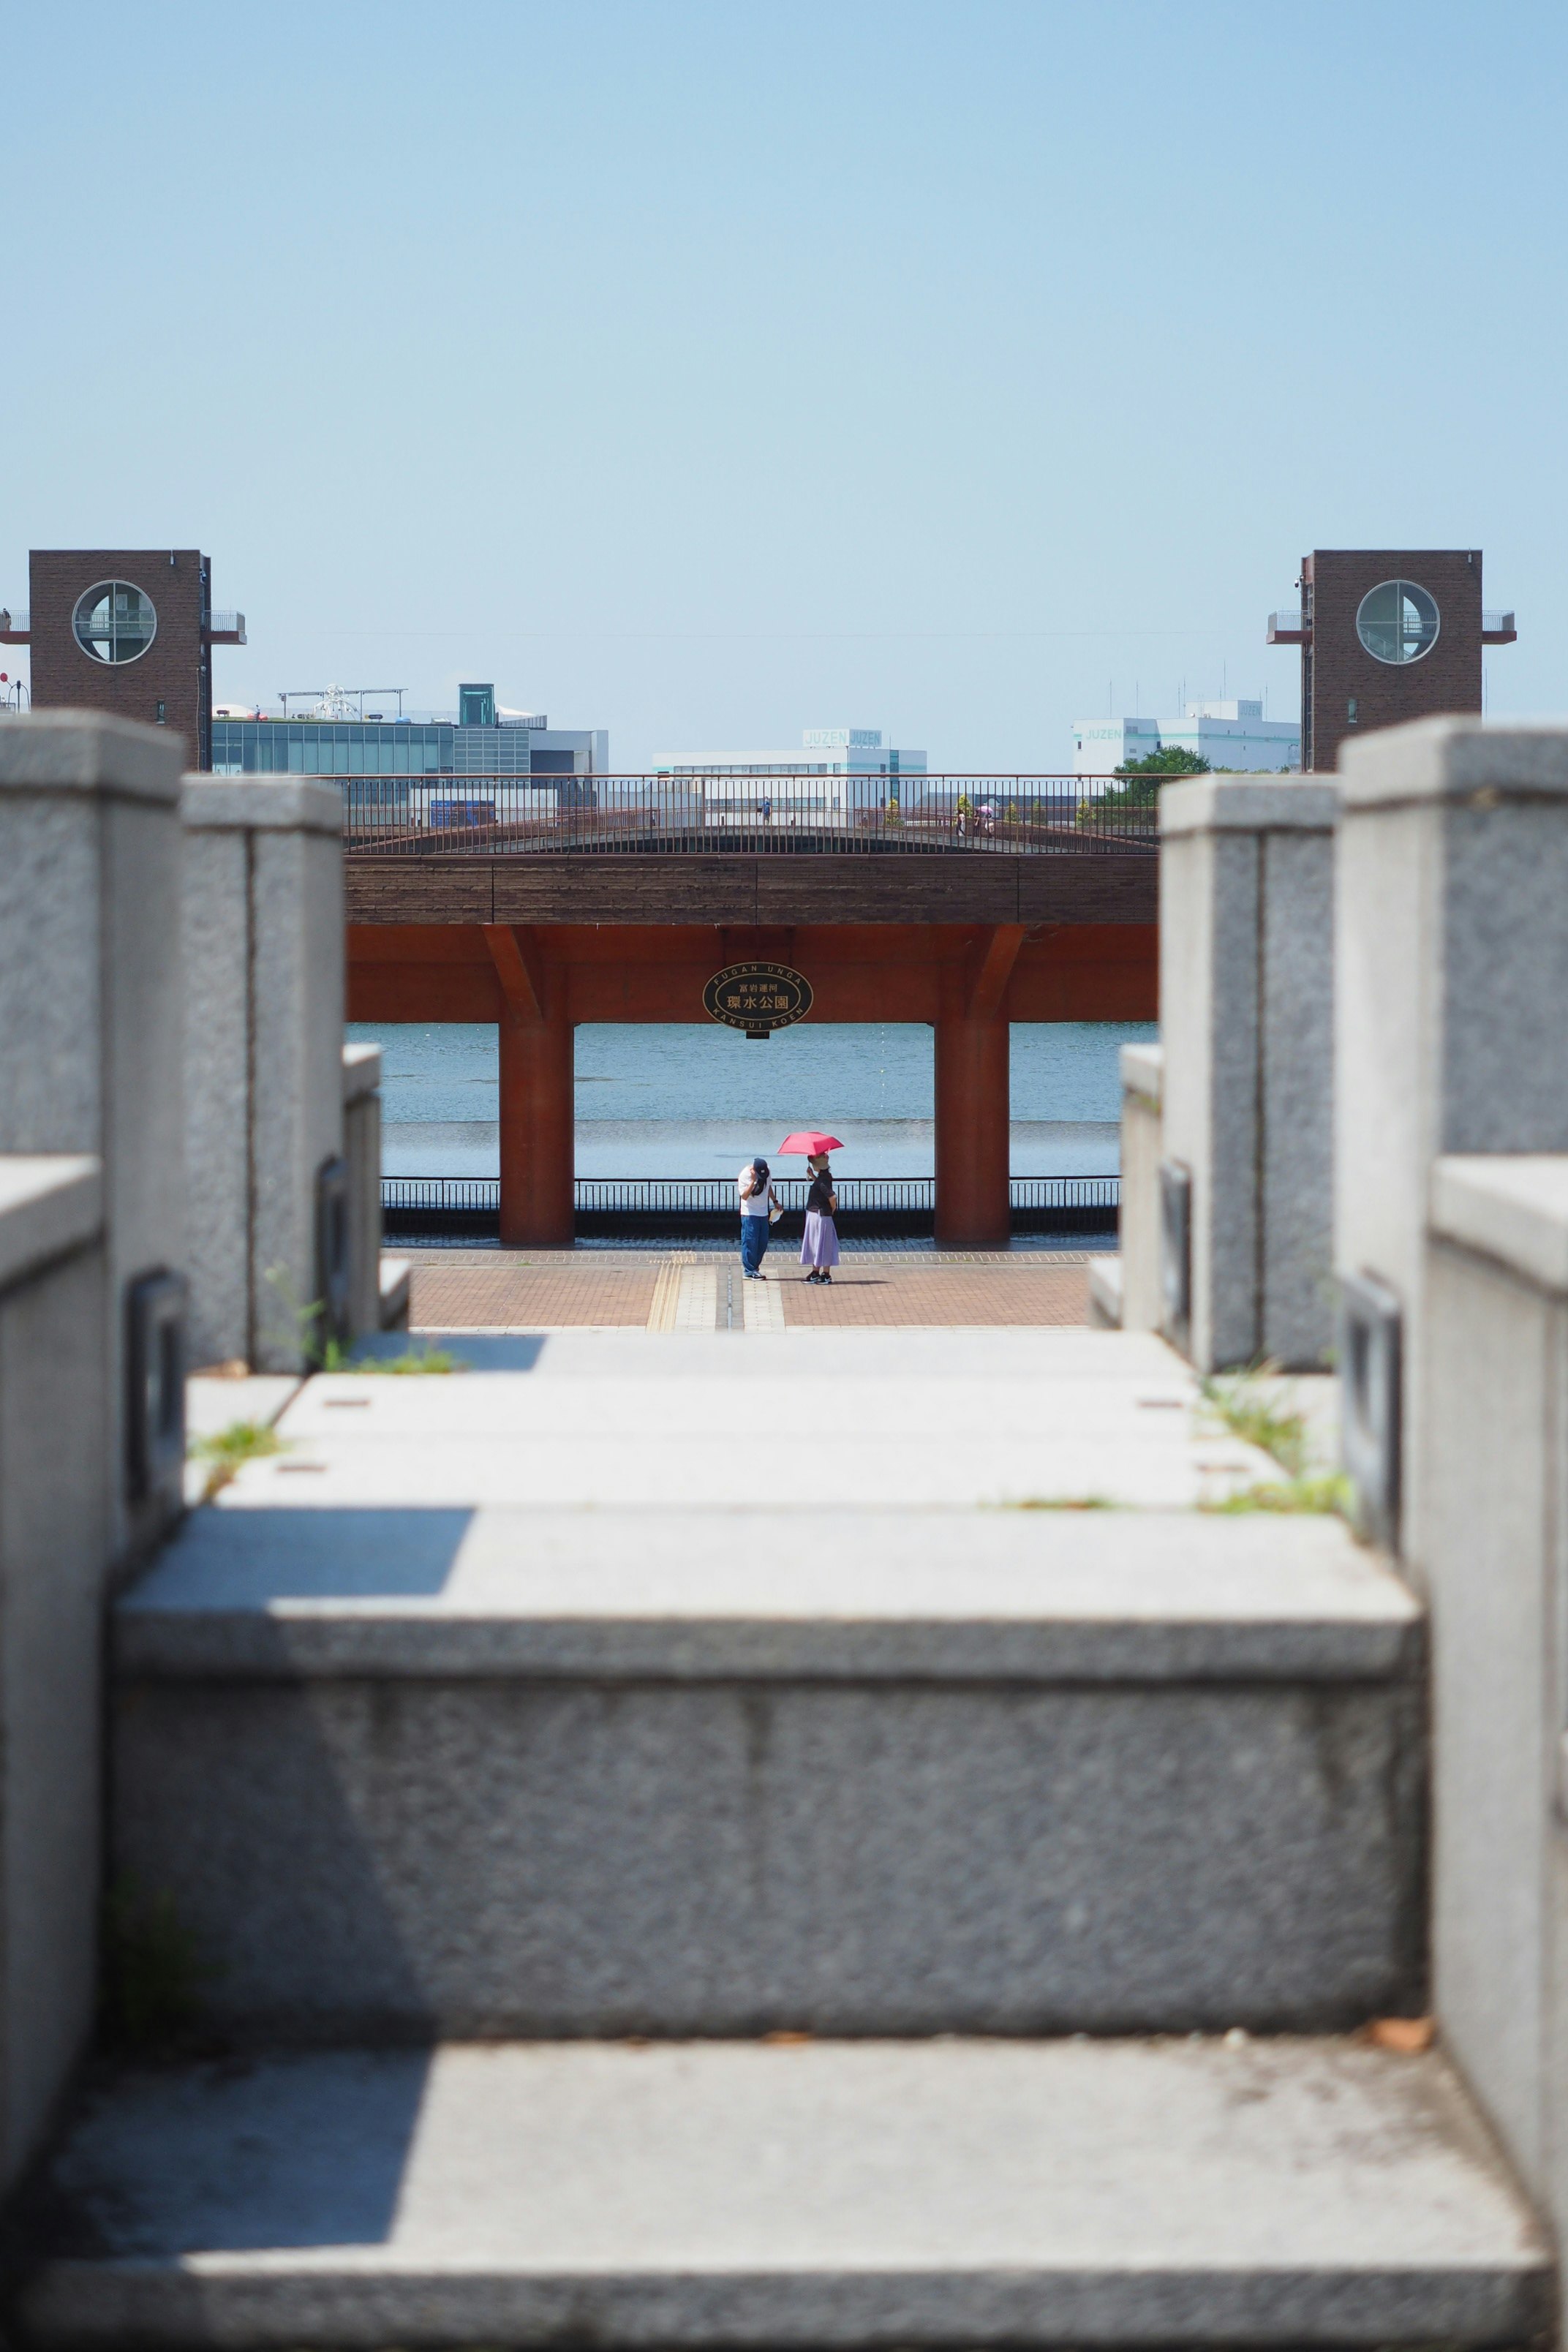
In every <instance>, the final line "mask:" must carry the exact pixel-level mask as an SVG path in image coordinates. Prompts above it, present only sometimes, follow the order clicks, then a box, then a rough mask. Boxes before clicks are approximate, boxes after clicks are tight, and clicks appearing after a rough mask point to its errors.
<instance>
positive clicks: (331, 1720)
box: [113, 1382, 1425, 2041]
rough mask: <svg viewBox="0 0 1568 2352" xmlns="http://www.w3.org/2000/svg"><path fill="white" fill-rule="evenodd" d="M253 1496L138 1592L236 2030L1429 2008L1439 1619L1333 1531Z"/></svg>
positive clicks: (144, 1690) (306, 2033)
mask: <svg viewBox="0 0 1568 2352" xmlns="http://www.w3.org/2000/svg"><path fill="white" fill-rule="evenodd" d="M330 1385H331V1384H330V1383H326V1382H313V1383H311V1387H312V1388H313V1389H317V1390H321V1389H329V1388H330ZM388 1385H389V1386H390V1385H392V1384H390V1383H389V1384H388ZM399 1385H400V1386H402V1385H404V1384H399ZM407 1385H412V1386H416V1387H417V1388H418V1389H419V1390H420V1391H423V1392H425V1393H426V1394H427V1393H428V1392H429V1391H430V1390H431V1389H432V1388H435V1387H437V1385H440V1384H437V1383H433V1382H426V1383H416V1384H407ZM476 1385H477V1384H476ZM457 1387H458V1383H451V1384H447V1388H448V1393H447V1394H445V1395H443V1398H442V1400H441V1402H442V1409H443V1410H444V1411H450V1410H453V1409H454V1408H453V1402H452V1394H451V1391H456V1389H457ZM474 1402H475V1403H476V1404H478V1403H480V1402H482V1399H480V1398H479V1397H478V1396H476V1398H475V1400H474ZM317 1410H318V1411H321V1412H323V1417H324V1418H326V1419H328V1420H329V1421H330V1420H331V1418H332V1414H331V1407H330V1404H326V1405H323V1404H322V1403H321V1402H318V1406H317ZM407 1410H408V1407H407V1405H406V1403H405V1400H404V1398H403V1397H402V1396H401V1395H400V1396H399V1397H398V1398H397V1399H396V1400H395V1402H394V1405H393V1407H392V1411H393V1412H394V1413H401V1412H405V1411H407ZM297 1411H298V1408H297V1407H296V1408H291V1412H297ZM342 1418H344V1419H347V1418H349V1416H348V1415H347V1414H344V1415H342ZM285 1425H286V1426H287V1425H288V1424H287V1423H285ZM332 1442H333V1443H334V1444H336V1443H337V1441H336V1440H333V1441H332ZM360 1442H363V1441H360ZM283 1458H284V1459H285V1460H287V1458H288V1457H286V1456H285V1457H283ZM273 1466H274V1465H273V1464H271V1463H265V1464H258V1465H256V1470H257V1472H258V1474H259V1473H261V1472H263V1471H267V1472H270V1471H271V1470H272V1469H273ZM246 1475H247V1477H249V1476H250V1474H249V1473H247V1474H246ZM348 1475H349V1474H348V1473H347V1472H345V1473H344V1476H345V1478H346V1477H347V1476H348ZM277 1486H280V1487H281V1488H282V1489H283V1490H284V1491H286V1492H287V1493H288V1494H289V1495H290V1496H296V1497H298V1496H302V1495H303V1493H304V1492H305V1491H306V1490H307V1489H308V1488H309V1486H310V1481H308V1480H307V1479H305V1478H300V1477H294V1478H289V1477H288V1476H287V1475H283V1476H280V1477H279V1479H278V1481H277ZM239 1491H240V1495H241V1497H242V1499H241V1500H240V1501H239V1502H238V1503H237V1504H234V1505H228V1504H226V1507H221V1508H216V1509H207V1510H204V1511H201V1512H198V1513H196V1514H195V1516H194V1517H192V1519H191V1520H190V1522H189V1523H188V1525H187V1527H186V1528H185V1530H184V1533H183V1535H182V1536H181V1538H179V1540H178V1541H176V1542H175V1543H174V1545H173V1546H171V1547H170V1549H168V1551H167V1552H166V1553H165V1554H164V1556H163V1559H162V1560H161V1561H160V1562H159V1564H158V1565H157V1566H156V1568H155V1569H154V1570H153V1573H152V1574H151V1575H150V1576H149V1577H148V1578H147V1579H146V1580H144V1581H143V1582H142V1584H141V1585H140V1586H139V1587H138V1588H137V1589H136V1590H135V1591H134V1592H133V1593H132V1594H131V1595H130V1596H129V1597H128V1598H127V1599H125V1600H124V1601H122V1602H121V1605H120V1607H119V1609H118V1611H117V1612H116V1616H115V1621H114V1628H113V1641H114V1661H115V1664H114V1672H115V1689H114V1700H113V1723H114V1728H113V1742H114V1750H113V1752H114V1801H113V1803H114V1843H115V1849H116V1855H117V1860H118V1863H119V1864H120V1865H121V1867H123V1868H125V1869H128V1870H129V1871H130V1872H132V1874H133V1875H134V1877H135V1879H136V1880H137V1882H138V1883H139V1884H141V1885H144V1886H146V1887H148V1888H155V1889H158V1890H160V1891H161V1892H163V1893H165V1894H167V1895H170V1896H172V1898H173V1900H174V1906H175V1909H176V1911H177V1913H178V1915H179V1916H180V1917H181V1919H182V1920H183V1921H184V1923H185V1925H186V1926H187V1927H189V1929H190V1930H191V1931H192V1932H193V1933H194V1934H195V1937H196V1938H197V1939H198V1942H199V1944H200V1946H201V1948H202V1949H203V1950H204V1952H205V1954H206V1956H207V1958H209V1959H210V1960H211V1961H212V1962H213V1963H214V1964H215V1967H216V1970H217V1973H216V1975H215V1976H214V1978H213V1979H212V1982H211V1984H210V1987H209V1990H208V1999H209V2001H210V2004H211V2007H212V2010H213V2011H214V2013H215V2015H216V2018H217V2020H218V2021H219V2022H220V2023H221V2025H222V2026H223V2028H224V2030H225V2031H226V2032H229V2033H231V2034H234V2035H237V2036H238V2037H240V2038H241V2039H248V2040H251V2041H265V2040H266V2039H268V2038H269V2037H270V2038H279V2039H284V2040H298V2039H300V2038H307V2039H317V2040H321V2041H329V2040H339V2041H342V2040H354V2039H357V2040H374V2039H378V2038H382V2037H387V2036H394V2037H395V2036H399V2035H402V2036H408V2035H424V2036H433V2035H438V2034H445V2035H461V2036H468V2035H496V2034H500V2035H535V2034H538V2035H587V2036H598V2035H605V2034H624V2033H639V2034H654V2035H659V2034H668V2035H691V2034H728V2035H747V2034H754V2033H757V2032H765V2031H769V2030H773V2029H785V2030H809V2031H812V2032H819V2033H829V2032H830V2033H837V2034H865V2035H886V2034H889V2033H894V2034H919V2033H941V2032H984V2033H1012V2034H1020V2035H1028V2034H1038V2033H1054V2032H1074V2031H1079V2030H1088V2031H1092V2032H1100V2033H1112V2032H1169V2031H1193V2030H1199V2029H1204V2030H1212V2029H1219V2028H1227V2027H1231V2026H1243V2027H1248V2028H1255V2029H1259V2030H1269V2031H1281V2030H1292V2031H1321V2030H1331V2029H1335V2028H1340V2027H1344V2026H1349V2025H1353V2024H1355V2023H1358V2022H1360V2021H1363V2020H1364V2019H1366V2018H1367V2017H1369V2016H1372V2015H1374V2014H1378V2013H1381V2012H1386V2011H1409V2010H1413V2009H1419V2008H1420V2007H1421V2006H1422V2005H1423V2003H1424V2000H1425V1986H1424V1979H1423V1953H1424V1937H1425V1927H1424V1876H1423V1847H1424V1834H1423V1797H1422V1782H1423V1762H1424V1752H1425V1750H1424V1701H1423V1663H1422V1662H1423V1642H1424V1628H1423V1622H1422V1617H1421V1612H1420V1609H1419V1607H1418V1604H1417V1603H1416V1601H1415V1599H1414V1598H1413V1596H1412V1595H1411V1594H1410V1592H1409V1591H1408V1590H1407V1589H1406V1588H1405V1586H1404V1585H1403V1584H1402V1583H1401V1582H1400V1581H1399V1580H1397V1579H1396V1578H1395V1577H1394V1576H1393V1575H1392V1574H1391V1573H1390V1572H1389V1571H1388V1570H1387V1569H1386V1568H1385V1567H1384V1566H1383V1565H1381V1564H1380V1563H1379V1562H1378V1560H1377V1559H1375V1558H1374V1557H1373V1555H1372V1554H1370V1553H1368V1552H1367V1551H1365V1550H1364V1549H1362V1548H1360V1547H1358V1546H1357V1545H1356V1544H1354V1543H1353V1542H1352V1540H1351V1538H1350V1537H1349V1536H1348V1534H1347V1532H1346V1530H1345V1529H1344V1528H1343V1527H1342V1525H1341V1524H1340V1523H1339V1522H1338V1521H1336V1520H1333V1519H1328V1518H1313V1517H1300V1518H1289V1517H1284V1518H1281V1517H1272V1516H1268V1515H1263V1514H1259V1515H1248V1514H1243V1515H1239V1516H1236V1517H1222V1516H1213V1515H1205V1514H1195V1513H1193V1512H1189V1511H1181V1510H1163V1511H1162V1510H1126V1511H1113V1510H1107V1511H1095V1512H1076V1511H1066V1512H1034V1511H1023V1510H1011V1511H1009V1510H1004V1509H974V1508H966V1509H958V1508H953V1509H946V1510H943V1509H932V1508H929V1507H928V1508H925V1509H919V1510H915V1509H907V1510H900V1509H896V1508H890V1507H880V1508H863V1509H860V1510H857V1511H848V1510H845V1509H842V1508H838V1509H815V1510H813V1509H796V1510H795V1511H793V1512H788V1513H785V1512H781V1511H779V1510H777V1509H768V1510H750V1511H749V1510H746V1509H742V1508H735V1509H729V1510H722V1511H693V1510H689V1509H687V1510H680V1509H677V1508H669V1509H665V1510H651V1509H646V1508H644V1509H629V1508H614V1507H601V1508H597V1509H591V1510H584V1509H581V1508H577V1509H571V1508H534V1509H521V1508H517V1507H504V1506H493V1507H485V1506H477V1507H460V1506H458V1504H456V1503H453V1502H449V1501H447V1502H442V1503H438V1504H435V1505H432V1506H430V1507H426V1508H424V1509H419V1508H416V1507H412V1506H409V1505H406V1504H405V1505H400V1506H398V1507H393V1508H384V1507H378V1506H376V1505H375V1504H374V1502H373V1501H371V1500H369V1499H365V1498H364V1497H363V1494H362V1498H361V1499H360V1500H357V1501H355V1500H353V1499H351V1498H350V1497H349V1496H342V1497H340V1498H339V1499H338V1500H336V1501H335V1502H334V1503H333V1504H332V1505H331V1507H307V1506H306V1505H305V1504H304V1503H303V1502H302V1501H300V1500H296V1501H293V1502H291V1503H289V1505H286V1506H285V1505H282V1504H277V1503H274V1502H272V1501H271V1500H270V1499H268V1498H269V1497H270V1496H272V1495H273V1494H274V1493H275V1492H276V1491H277V1488H276V1487H275V1486H270V1485H267V1484H264V1483H263V1482H262V1481H261V1479H260V1477H259V1475H258V1477H257V1478H255V1479H254V1480H253V1481H252V1483H251V1486H249V1487H248V1488H247V1487H246V1486H244V1483H243V1481H242V1482H241V1485H240V1489H239ZM247 1493H248V1494H250V1496H252V1497H253V1499H252V1500H250V1501H248V1502H247V1501H245V1500H244V1499H243V1496H245V1495H246V1494H247Z"/></svg>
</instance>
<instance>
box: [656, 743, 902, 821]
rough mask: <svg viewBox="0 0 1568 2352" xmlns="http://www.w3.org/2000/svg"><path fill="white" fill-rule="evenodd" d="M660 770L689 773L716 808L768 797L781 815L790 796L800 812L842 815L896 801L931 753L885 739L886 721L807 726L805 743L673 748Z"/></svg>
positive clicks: (750, 804) (680, 778) (754, 805)
mask: <svg viewBox="0 0 1568 2352" xmlns="http://www.w3.org/2000/svg"><path fill="white" fill-rule="evenodd" d="M654 771H655V773H656V774H658V775H659V776H661V777H668V779H669V781H670V782H671V783H674V784H680V783H684V782H687V781H688V780H689V782H690V784H691V788H692V792H693V795H694V796H695V795H696V794H698V793H700V795H701V798H702V800H703V803H704V804H705V805H706V807H707V809H708V811H709V813H710V814H713V815H722V814H724V813H725V812H726V811H727V810H730V809H731V808H732V809H733V811H734V812H735V814H737V816H740V815H743V814H746V813H748V812H751V813H755V812H756V811H757V810H759V809H760V808H761V805H762V803H763V802H764V801H765V802H767V803H770V809H769V814H771V816H772V817H773V818H774V819H775V820H782V819H783V818H784V814H785V810H786V804H787V808H788V810H789V811H790V812H792V813H793V814H795V815H797V816H801V817H825V818H832V817H837V818H840V819H842V818H843V817H844V816H845V815H846V814H847V813H848V812H849V811H851V810H860V809H871V808H880V807H881V806H882V805H883V804H884V803H886V802H889V801H893V802H896V801H897V800H898V799H899V798H900V779H901V778H903V777H907V776H919V777H921V778H923V777H924V775H925V772H926V755H925V753H924V752H923V751H912V750H907V749H905V748H904V747H902V746H896V747H895V746H894V745H891V744H887V743H884V742H883V740H882V730H881V729H880V728H879V727H808V728H807V729H806V730H805V734H804V735H803V736H802V737H801V749H800V750H799V751H669V752H666V753H663V754H662V755H661V756H660V757H659V758H658V759H656V760H655V761H654ZM819 779H820V782H819V781H818V780H819ZM773 803H776V806H773V805H772V804H773Z"/></svg>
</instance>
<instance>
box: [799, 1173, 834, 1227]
mask: <svg viewBox="0 0 1568 2352" xmlns="http://www.w3.org/2000/svg"><path fill="white" fill-rule="evenodd" d="M805 1205H806V1208H807V1210H808V1211H809V1210H812V1209H815V1210H816V1213H817V1215H818V1216H819V1217H830V1216H831V1215H832V1214H833V1179H832V1177H831V1176H828V1175H826V1174H825V1175H821V1176H814V1177H813V1178H812V1180H811V1190H810V1192H808V1193H807V1194H806V1196H805Z"/></svg>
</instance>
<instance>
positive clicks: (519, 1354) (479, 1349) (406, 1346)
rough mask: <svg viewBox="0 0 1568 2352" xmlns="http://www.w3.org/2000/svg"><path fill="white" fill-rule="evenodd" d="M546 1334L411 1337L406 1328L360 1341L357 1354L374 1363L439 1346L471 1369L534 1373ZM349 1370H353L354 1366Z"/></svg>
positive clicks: (433, 1333)
mask: <svg viewBox="0 0 1568 2352" xmlns="http://www.w3.org/2000/svg"><path fill="white" fill-rule="evenodd" d="M547 1336H548V1335H547V1334H546V1333H544V1332H542V1331H494V1332H487V1331H416V1332H415V1333H413V1335H412V1336H410V1334H409V1333H408V1332H406V1331H380V1332H376V1333H374V1335H372V1336H368V1337H366V1338H365V1339H360V1340H357V1341H356V1342H355V1345H354V1357H355V1360H356V1361H357V1362H361V1363H365V1362H369V1363H374V1362H377V1361H384V1360H386V1359H387V1358H389V1357H396V1356H406V1355H407V1354H408V1353H409V1352H410V1351H411V1350H412V1352H413V1353H414V1354H415V1355H423V1354H427V1353H431V1352H433V1351H434V1350H436V1349H440V1350H441V1352H442V1353H443V1354H444V1355H448V1356H456V1358H457V1359H458V1362H459V1363H460V1364H461V1365H462V1366H463V1367H464V1368H465V1370H468V1371H473V1372H531V1371H532V1370H533V1368H534V1366H535V1365H536V1364H537V1363H538V1361H539V1359H540V1357H541V1356H542V1354H543V1352H544V1347H545V1341H546V1338H547ZM347 1369H348V1370H350V1371H351V1372H352V1371H353V1364H350V1365H349V1366H348V1368H347ZM412 1377H414V1378H419V1377H421V1375H418V1374H415V1375H413V1376H412ZM428 1377H430V1378H436V1377H437V1375H435V1374H431V1375H428Z"/></svg>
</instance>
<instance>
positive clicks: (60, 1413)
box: [0, 1155, 110, 2189]
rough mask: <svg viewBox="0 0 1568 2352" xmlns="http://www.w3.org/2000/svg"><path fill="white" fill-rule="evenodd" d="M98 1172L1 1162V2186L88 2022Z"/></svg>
mask: <svg viewBox="0 0 1568 2352" xmlns="http://www.w3.org/2000/svg"><path fill="white" fill-rule="evenodd" d="M104 1190H105V1188H104V1183H103V1178H102V1171H101V1168H100V1162H99V1161H98V1160H96V1159H93V1158H91V1157H89V1156H87V1155H80V1156H75V1157H48V1158H43V1157H25V1158H24V1157H12V1158H0V2189H4V2188H5V2187H8V2186H9V2185H10V2183H11V2182H12V2181H14V2180H15V2179H16V2176H17V2174H18V2172H19V2171H20V2170H21V2169H22V2168H23V2167H24V2166H25V2165H26V2162H27V2160H28V2158H30V2157H31V2156H32V2154H33V2153H34V2151H35V2149H36V2148H37V2144H38V2141H39V2139H40V2137H42V2135H43V2133H44V2131H45V2130H46V2128H47V2125H48V2122H49V2119H50V2116H51V2114H52V2112H53V2109H54V2106H55V2103H56V2101H57V2099H58V2096H59V2094H60V2092H61V2090H62V2089H63V2087H64V2085H65V2083H66V2080H67V2078H68V2074H69V2073H70V2070H71V2068H72V2066H73V2064H74V2063H75V2061H76V2060H77V2058H78V2057H79V2055H80V2053H81V2052H82V2050H83V2048H84V2047H85V2045H86V2042H87V2039H88V2036H89V2032H90V2031H91V2027H92V2018H93V1993H94V1980H95V1973H96V1957H97V1918H98V1902H99V1893H100V1883H101V1881H100V1786H101V1761H100V1748H101V1742H100V1722H101V1716H102V1705H101V1698H100V1682H101V1648H102V1615H103V1597H102V1587H103V1566H104V1559H105V1555H106V1553H107V1550H108V1547H109V1532H110V1530H109V1499H110V1497H109V1488H108V1484H107V1482H106V1480H105V1478H104V1475H103V1465H104V1459H105V1450H106V1446H107V1444H108V1440H109V1416H108V1412H107V1402H108V1400H107V1395H106V1378H107V1359H106V1354H105V1349H104V1344H103V1335H104V1328H105V1322H106V1315H107V1302H108V1297H109V1280H108V1268H107V1263H106V1256H105V1251H104V1242H103V1210H104Z"/></svg>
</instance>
